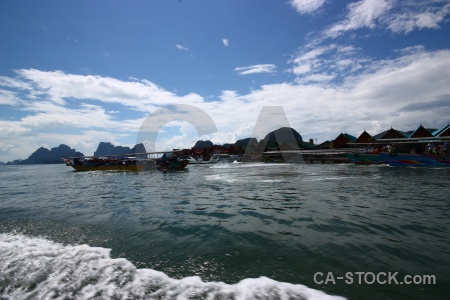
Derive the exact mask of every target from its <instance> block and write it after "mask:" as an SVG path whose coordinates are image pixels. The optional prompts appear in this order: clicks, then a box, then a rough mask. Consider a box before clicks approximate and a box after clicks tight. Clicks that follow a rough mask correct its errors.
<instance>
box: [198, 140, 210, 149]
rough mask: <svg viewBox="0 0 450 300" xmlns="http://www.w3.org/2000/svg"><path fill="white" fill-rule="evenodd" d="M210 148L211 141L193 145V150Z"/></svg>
mask: <svg viewBox="0 0 450 300" xmlns="http://www.w3.org/2000/svg"><path fill="white" fill-rule="evenodd" d="M212 146H213V143H212V142H211V141H197V142H196V143H195V145H194V148H200V149H204V148H208V147H212Z"/></svg>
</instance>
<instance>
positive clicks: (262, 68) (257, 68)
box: [234, 64, 276, 75]
mask: <svg viewBox="0 0 450 300" xmlns="http://www.w3.org/2000/svg"><path fill="white" fill-rule="evenodd" d="M275 69H276V66H275V65H273V64H261V65H253V66H248V67H238V68H235V69H234V70H235V71H236V72H238V73H239V75H248V74H257V73H274V72H275V71H276V70H275Z"/></svg>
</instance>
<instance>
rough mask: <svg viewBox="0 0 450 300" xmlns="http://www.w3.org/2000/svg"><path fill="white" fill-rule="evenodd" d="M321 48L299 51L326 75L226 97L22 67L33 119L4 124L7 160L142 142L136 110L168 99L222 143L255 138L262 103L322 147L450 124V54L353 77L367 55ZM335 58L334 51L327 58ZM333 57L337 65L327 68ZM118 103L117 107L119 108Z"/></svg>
mask: <svg viewBox="0 0 450 300" xmlns="http://www.w3.org/2000/svg"><path fill="white" fill-rule="evenodd" d="M313 50H314V49H307V50H305V51H304V52H303V53H299V54H298V56H297V58H299V59H298V61H308V62H310V61H314V60H317V62H316V65H317V66H319V67H320V70H321V72H319V69H318V70H317V72H316V71H314V72H308V73H305V74H300V76H299V77H298V78H299V81H298V82H299V83H282V84H270V85H264V86H261V87H260V88H259V89H255V90H253V91H252V92H250V93H247V94H242V95H240V94H238V93H237V92H235V91H230V90H228V91H223V92H222V94H221V95H220V96H219V98H218V99H216V101H211V100H210V99H208V101H207V100H205V99H204V98H202V97H200V96H199V95H195V94H190V95H187V96H179V95H176V94H173V93H169V92H167V91H165V90H164V89H162V88H161V87H159V86H156V85H155V84H153V83H151V82H149V81H143V80H141V81H139V82H136V81H133V82H129V81H121V80H118V79H115V78H109V77H100V76H83V75H73V74H65V73H63V72H57V71H56V72H55V71H54V72H46V71H40V70H19V71H17V72H18V74H20V76H18V77H15V78H11V80H12V81H14V80H15V81H18V82H17V86H20V84H19V82H23V83H24V84H25V83H28V84H29V86H30V87H33V88H32V89H31V90H20V91H21V93H24V98H23V100H22V101H21V102H20V103H19V104H18V105H16V106H11V107H9V108H10V109H20V110H21V114H22V115H23V114H25V116H24V117H18V118H16V119H14V120H0V128H1V130H2V135H0V145H2V147H1V151H0V152H1V153H0V161H8V160H12V159H17V158H27V157H28V156H29V155H30V154H31V153H32V152H33V151H35V150H36V149H37V148H38V147H39V146H40V145H42V144H48V145H49V146H50V147H56V146H58V145H59V144H61V143H64V144H67V145H69V146H71V147H73V148H76V149H77V150H78V151H81V152H83V153H85V154H87V155H89V154H93V151H95V149H96V147H97V145H98V143H99V142H100V141H107V142H112V143H113V144H115V145H124V146H125V145H127V146H133V144H134V143H135V142H136V134H137V132H138V131H139V129H140V126H141V125H142V124H143V122H144V120H145V116H146V115H145V114H141V117H136V115H128V114H127V111H129V110H130V109H132V110H140V111H143V112H146V113H151V112H153V111H155V109H157V108H158V107H161V106H165V105H166V104H168V103H181V104H190V105H194V106H195V107H198V108H200V109H202V110H203V111H205V112H206V113H207V114H208V115H209V116H210V117H211V118H212V120H213V121H214V123H215V124H216V126H217V129H218V132H216V133H213V134H210V135H209V136H208V138H210V139H212V140H213V141H214V142H215V143H225V142H234V141H235V140H237V139H241V138H245V137H249V136H250V134H251V133H252V132H253V126H254V124H255V123H256V121H257V119H258V116H259V114H260V111H261V109H262V107H263V106H274V105H281V106H282V107H283V108H284V111H285V112H286V115H287V118H288V120H289V122H290V125H291V126H292V127H294V128H295V129H296V130H297V131H299V133H300V134H301V135H302V136H303V138H304V139H309V138H314V139H318V141H319V142H320V141H323V140H326V139H333V138H335V137H336V136H337V135H338V134H339V133H340V132H341V131H346V132H348V133H350V134H353V135H357V134H358V133H360V132H361V131H362V130H363V129H364V128H365V129H366V130H367V131H368V132H369V133H372V134H375V133H379V132H380V131H383V130H386V129H388V128H389V127H390V126H391V125H393V126H394V128H396V129H399V130H411V129H415V128H417V126H418V125H419V122H422V124H423V125H424V126H429V127H435V128H439V127H441V126H443V125H445V124H447V122H448V116H449V115H450V107H449V106H448V103H449V102H448V101H449V98H448V95H450V86H449V85H448V78H450V51H449V50H442V51H434V52H428V51H426V50H425V49H424V48H423V47H417V48H416V51H414V49H413V48H409V49H405V51H398V52H396V53H397V55H398V58H393V59H386V60H380V61H377V60H375V59H368V58H367V59H366V61H365V65H364V69H363V71H360V72H356V71H352V68H354V65H355V63H350V61H352V60H356V61H358V60H360V61H362V62H361V63H364V61H363V58H358V56H357V50H355V49H352V48H351V47H343V46H339V45H333V46H330V47H329V48H326V49H322V50H323V51H313ZM320 53H321V54H320ZM327 53H328V54H329V53H332V54H333V53H334V54H333V55H331V56H326V55H325V54H327ZM344 53H345V54H346V55H348V57H346V56H345V55H344ZM355 58H356V59H355ZM327 61H328V65H330V66H332V67H331V68H328V67H327V65H326V64H325V63H326V62H327ZM292 63H293V64H296V63H297V61H295V62H294V61H293V62H292ZM338 66H344V67H346V69H345V70H344V71H342V72H341V73H339V75H340V76H342V78H341V80H340V81H338V82H335V83H334V84H333V85H324V84H323V83H324V81H327V80H330V79H331V77H329V78H327V76H334V75H335V74H337V72H338V71H337V70H338ZM349 66H350V67H351V68H350V67H349ZM324 70H334V71H333V72H324ZM302 78H304V79H305V80H304V81H303V82H302V81H301V79H302ZM306 79H308V80H309V81H306ZM17 90H19V89H17ZM81 91H82V92H81ZM30 95H39V96H38V97H31V96H30ZM83 95H85V97H83ZM446 95H447V96H446ZM161 97H162V98H163V100H161ZM55 99H57V101H55ZM191 100H194V101H191ZM111 103H113V104H114V109H111V108H110V105H111ZM143 103H144V104H143ZM144 110H145V111H144ZM109 111H114V113H108V112H109ZM117 111H119V113H117ZM274 121H276V120H274ZM174 125H180V126H181V127H180V128H181V136H180V137H176V138H175V137H173V136H168V135H166V133H161V136H158V141H160V145H158V147H159V148H158V150H168V149H171V148H180V147H183V148H186V147H191V146H193V142H194V141H195V140H197V139H200V138H201V137H199V136H197V133H196V131H195V129H192V126H191V125H189V124H188V125H189V126H188V125H186V124H183V123H182V122H175V123H173V124H169V126H168V127H167V128H169V129H170V128H173V127H172V126H174ZM274 126H276V122H275V124H274ZM167 131H168V132H169V131H170V130H167ZM262 137H263V136H258V138H262Z"/></svg>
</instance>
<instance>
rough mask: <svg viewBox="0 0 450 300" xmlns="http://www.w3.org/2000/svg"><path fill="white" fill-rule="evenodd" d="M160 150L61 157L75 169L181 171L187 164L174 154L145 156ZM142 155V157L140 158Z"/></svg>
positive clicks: (187, 162) (186, 161)
mask: <svg viewBox="0 0 450 300" xmlns="http://www.w3.org/2000/svg"><path fill="white" fill-rule="evenodd" d="M155 153H160V152H151V153H150V152H148V153H136V154H121V155H107V156H77V157H68V158H63V160H64V161H65V163H66V165H67V166H70V167H72V168H74V169H75V170H76V171H126V172H141V171H157V170H158V171H182V170H184V169H185V168H186V166H187V165H188V164H189V161H188V160H186V159H180V158H178V157H177V156H176V155H166V153H164V155H163V156H162V157H161V158H147V157H146V156H147V155H148V154H155ZM142 156H144V158H142Z"/></svg>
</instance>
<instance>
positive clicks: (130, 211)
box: [0, 163, 450, 299]
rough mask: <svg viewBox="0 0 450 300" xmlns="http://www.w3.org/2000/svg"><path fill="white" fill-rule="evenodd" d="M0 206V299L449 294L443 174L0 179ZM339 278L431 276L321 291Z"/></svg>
mask: <svg viewBox="0 0 450 300" xmlns="http://www.w3.org/2000/svg"><path fill="white" fill-rule="evenodd" d="M0 199H1V200H0V294H1V296H2V299H53V298H55V299H342V298H348V299H448V297H449V294H450V289H449V286H450V255H449V254H450V253H449V249H450V235H449V229H450V168H401V167H389V166H380V165H377V166H355V165H350V164H342V165H341V164H244V163H234V164H215V165H190V166H188V168H187V171H185V172H175V173H161V172H149V173H145V172H142V173H122V172H75V171H73V170H72V169H71V168H69V167H66V166H64V165H32V166H0ZM317 272H321V273H322V274H324V275H323V276H320V277H316V279H317V278H318V279H321V281H322V282H321V283H317V282H316V281H317V280H314V275H315V274H316V273H317ZM347 272H352V273H353V274H355V273H356V272H366V273H367V272H372V273H373V274H375V275H376V274H378V273H380V272H385V273H388V272H391V273H394V272H398V275H397V279H398V280H399V281H401V280H402V279H403V276H405V275H412V276H414V275H433V276H435V278H436V284H411V285H406V284H395V283H391V284H388V283H385V284H382V283H378V282H373V283H366V282H357V276H356V275H354V276H353V278H354V279H355V280H354V282H353V283H352V284H349V283H346V282H345V281H344V280H339V279H335V281H334V282H333V281H328V282H324V281H325V279H326V275H327V274H329V273H331V274H332V275H333V276H334V277H335V278H336V277H344V276H345V274H346V273H347ZM367 279H369V280H370V279H371V277H370V276H369V277H367ZM386 279H387V277H386Z"/></svg>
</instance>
